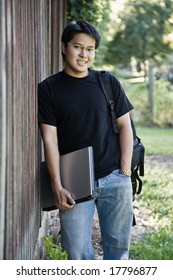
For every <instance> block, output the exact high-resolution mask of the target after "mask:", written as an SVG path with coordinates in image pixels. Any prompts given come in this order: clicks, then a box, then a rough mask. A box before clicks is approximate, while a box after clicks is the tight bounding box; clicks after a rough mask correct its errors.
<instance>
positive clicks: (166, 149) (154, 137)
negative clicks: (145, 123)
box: [136, 127, 173, 156]
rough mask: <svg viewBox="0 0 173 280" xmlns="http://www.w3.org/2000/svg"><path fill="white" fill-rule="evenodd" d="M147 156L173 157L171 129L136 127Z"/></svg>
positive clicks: (172, 132) (172, 134) (172, 130)
mask: <svg viewBox="0 0 173 280" xmlns="http://www.w3.org/2000/svg"><path fill="white" fill-rule="evenodd" d="M136 130H137V135H138V136H139V137H140V138H141V140H142V143H143V144H144V146H145V150H146V154H147V155H165V156H173V129H166V128H147V127H137V128H136Z"/></svg>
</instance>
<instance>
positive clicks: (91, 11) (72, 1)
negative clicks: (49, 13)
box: [67, 0, 110, 66]
mask: <svg viewBox="0 0 173 280" xmlns="http://www.w3.org/2000/svg"><path fill="white" fill-rule="evenodd" d="M109 13H110V1H109V0H67V20H68V22H70V21H72V20H77V19H82V20H87V21H89V22H91V23H92V24H94V25H95V26H96V27H97V28H98V30H99V31H100V34H101V37H102V40H101V45H100V47H99V54H98V55H96V59H95V64H96V65H97V66H100V65H102V64H103V60H104V57H105V53H106V51H107V36H106V34H107V30H108V24H109V22H110V18H109Z"/></svg>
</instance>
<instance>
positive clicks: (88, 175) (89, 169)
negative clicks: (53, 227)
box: [41, 146, 94, 211]
mask: <svg viewBox="0 0 173 280" xmlns="http://www.w3.org/2000/svg"><path fill="white" fill-rule="evenodd" d="M60 175H61V182H62V186H63V187H64V188H65V189H67V190H68V191H69V192H70V194H71V196H72V198H73V199H74V200H75V202H76V203H79V202H82V201H86V200H88V199H91V198H92V192H93V188H94V160H93V148H92V147H91V146H90V147H86V148H83V149H80V150H78V151H74V152H71V153H68V154H66V155H62V156H61V157H60ZM41 201H42V209H43V210H44V211H49V210H53V209H56V207H55V206H54V201H53V193H52V187H51V182H50V177H49V173H48V170H47V166H46V163H45V162H42V163H41Z"/></svg>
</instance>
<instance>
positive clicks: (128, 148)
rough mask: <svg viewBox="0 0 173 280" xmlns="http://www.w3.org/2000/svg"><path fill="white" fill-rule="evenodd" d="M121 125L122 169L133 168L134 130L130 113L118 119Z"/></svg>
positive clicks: (119, 125)
mask: <svg viewBox="0 0 173 280" xmlns="http://www.w3.org/2000/svg"><path fill="white" fill-rule="evenodd" d="M117 124H118V127H119V131H120V133H119V139H120V149H121V163H120V169H121V170H122V171H128V170H131V160H132V152H133V132H132V128H131V121H130V115H129V113H127V114H125V115H123V116H122V117H120V118H118V119H117Z"/></svg>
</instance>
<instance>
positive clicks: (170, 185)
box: [130, 127, 173, 260]
mask: <svg viewBox="0 0 173 280" xmlns="http://www.w3.org/2000/svg"><path fill="white" fill-rule="evenodd" d="M137 134H138V135H139V136H140V137H141V139H142V142H143V144H144V145H145V147H146V155H149V156H150V155H161V158H162V156H169V157H170V156H173V130H171V129H159V128H142V127H140V128H137ZM149 158H150V157H149ZM164 158H165V157H164ZM172 162H173V158H172ZM142 179H143V190H142V193H141V194H140V195H139V197H138V198H137V200H138V205H139V210H140V208H141V209H144V210H145V209H146V212H147V213H149V214H148V221H149V219H150V218H151V217H152V221H154V223H153V225H151V226H150V227H148V228H146V231H145V233H144V235H143V237H142V239H139V240H135V241H132V243H131V250H130V257H131V259H136V260H173V235H172V232H173V164H172V167H170V165H169V169H168V168H167V167H166V165H165V166H164V167H163V166H161V165H160V164H159V162H158V163H154V164H153V162H152V161H151V162H150V161H147V165H145V176H144V178H142Z"/></svg>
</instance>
